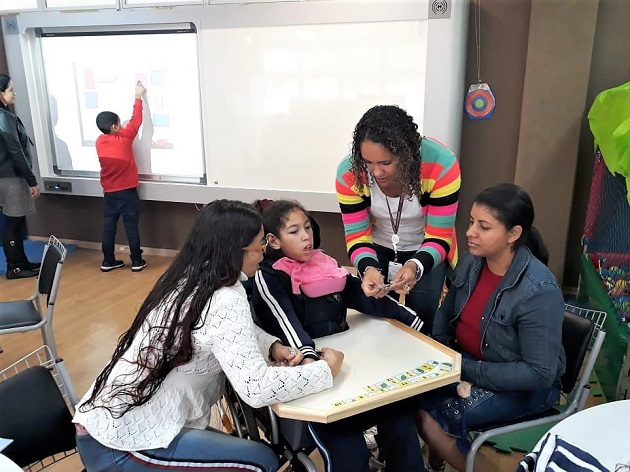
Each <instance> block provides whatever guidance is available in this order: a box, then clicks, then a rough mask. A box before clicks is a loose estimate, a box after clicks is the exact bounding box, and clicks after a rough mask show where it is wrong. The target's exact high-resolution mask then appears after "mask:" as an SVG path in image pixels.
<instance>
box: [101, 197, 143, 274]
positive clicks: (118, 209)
mask: <svg viewBox="0 0 630 472" xmlns="http://www.w3.org/2000/svg"><path fill="white" fill-rule="evenodd" d="M121 216H122V219H123V224H124V226H125V232H126V233H127V241H128V242H129V252H130V253H131V261H132V262H139V261H141V260H142V251H141V250H140V230H139V229H138V225H139V222H140V199H139V198H138V189H137V188H130V189H127V190H120V191H118V192H106V193H105V194H104V195H103V240H102V243H101V247H102V250H103V259H104V261H105V262H110V263H112V262H114V260H115V257H114V244H115V243H116V228H117V226H118V219H119V218H120V217H121Z"/></svg>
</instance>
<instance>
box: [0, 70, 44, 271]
mask: <svg viewBox="0 0 630 472" xmlns="http://www.w3.org/2000/svg"><path fill="white" fill-rule="evenodd" d="M14 102H15V90H14V88H13V81H12V80H11V77H9V76H8V75H6V74H0V207H2V213H3V214H4V216H5V224H4V231H3V234H2V248H3V249H4V255H5V257H6V258H7V273H6V277H7V279H22V278H25V277H34V276H36V275H37V274H38V273H39V267H40V265H41V264H40V263H39V262H30V261H29V260H28V259H27V257H26V253H25V252H24V240H23V231H24V225H25V216H26V215H30V214H32V213H35V204H34V203H33V199H35V198H37V197H38V196H39V186H38V185H37V179H35V175H34V174H33V170H32V167H33V162H32V157H31V151H30V148H29V146H30V143H31V140H30V138H29V137H28V134H27V133H26V129H25V128H24V125H23V124H22V122H21V121H20V119H19V118H18V117H17V116H16V115H15V114H14V113H13V112H12V111H11V109H10V108H9V106H10V105H13V103H14Z"/></svg>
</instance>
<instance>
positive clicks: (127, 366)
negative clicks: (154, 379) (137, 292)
mask: <svg viewBox="0 0 630 472" xmlns="http://www.w3.org/2000/svg"><path fill="white" fill-rule="evenodd" d="M162 310H163V309H162ZM162 313H163V312H160V310H159V309H158V310H156V311H155V312H154V313H152V314H151V315H149V317H148V319H147V323H145V325H144V326H143V328H142V329H141V330H140V331H139V332H138V334H137V335H136V337H135V339H134V341H133V344H132V345H131V347H130V348H129V350H128V351H127V352H126V353H125V354H124V355H123V357H122V358H121V360H119V361H118V363H117V364H116V365H115V367H114V369H113V371H112V373H111V375H110V377H109V380H108V381H107V384H106V386H105V388H104V390H103V391H102V392H101V395H99V398H98V399H97V400H96V402H95V403H96V405H97V406H100V405H103V397H104V396H106V395H104V394H107V393H108V392H110V391H111V388H112V384H113V383H114V382H116V383H119V384H120V383H122V384H128V383H129V382H130V381H131V379H133V378H134V377H137V376H138V374H136V366H135V365H134V364H132V362H131V360H132V359H134V358H136V357H137V353H138V350H139V349H146V348H147V347H148V345H149V342H148V337H147V327H148V326H151V325H152V326H155V325H156V324H157V323H156V321H157V320H159V319H161V317H162V316H161V315H162ZM201 321H202V325H201V327H200V328H199V329H197V330H194V331H193V332H192V341H193V357H192V359H191V360H190V362H188V363H187V364H185V365H182V366H180V367H177V368H175V369H173V370H172V371H171V372H170V373H169V374H168V375H167V376H166V378H165V379H164V382H163V383H162V384H161V385H160V387H159V388H158V390H157V391H156V392H155V394H154V395H153V396H152V397H151V399H150V400H149V401H148V402H146V403H145V404H143V405H140V406H137V407H135V408H133V409H132V410H130V411H128V412H127V413H125V414H124V415H123V416H122V417H119V418H115V417H113V416H112V415H111V413H110V412H109V410H107V409H105V408H92V407H86V408H87V411H83V412H82V411H79V408H77V412H76V414H75V416H74V422H75V423H80V424H82V425H83V426H84V427H85V428H86V429H87V430H88V432H89V433H90V435H91V436H92V437H93V438H94V439H96V440H97V441H98V442H100V443H101V444H103V445H105V446H107V447H110V448H112V449H118V450H123V451H139V450H144V449H155V448H164V447H167V446H168V445H169V444H170V443H171V441H172V440H173V438H175V436H177V434H179V432H180V431H181V429H182V428H183V427H187V428H196V429H204V428H205V427H206V426H208V424H209V422H210V410H211V407H212V405H214V403H216V402H217V400H218V399H219V398H220V396H221V393H222V389H223V384H224V375H227V377H228V378H229V379H230V382H231V383H232V385H233V387H234V389H235V390H236V391H237V392H238V394H239V396H240V397H241V398H242V399H243V400H244V401H245V402H247V403H248V404H250V405H251V406H253V407H255V408H258V407H262V406H266V405H271V404H273V403H277V402H281V401H289V400H293V399H295V398H299V397H303V396H305V395H308V394H311V393H316V392H319V391H321V390H324V389H326V388H329V387H331V386H332V374H331V371H330V368H329V367H328V364H327V363H326V362H325V361H316V362H313V363H311V364H307V365H304V366H296V367H272V366H269V365H268V364H267V362H266V355H267V353H268V352H269V348H270V347H271V344H273V343H274V342H275V341H277V340H278V339H277V338H275V337H273V336H271V335H269V334H267V333H265V332H264V331H263V330H261V329H260V328H258V326H256V325H255V324H254V322H253V320H252V315H251V312H250V307H249V302H248V301H247V297H246V294H245V289H244V288H243V286H242V285H241V283H240V282H237V283H236V284H235V285H233V286H232V287H225V288H222V289H219V290H217V291H216V292H215V293H214V295H213V297H212V300H211V301H210V303H209V307H208V308H207V311H206V313H205V316H204V317H203V318H202V320H201ZM262 353H264V355H263V354H262ZM224 372H225V374H224ZM92 388H93V387H92ZM92 388H90V390H89V391H88V393H86V395H85V396H84V397H83V399H82V400H81V401H80V402H79V406H80V405H81V404H83V402H85V400H87V398H88V397H89V395H90V393H91V391H92ZM121 397H122V398H121ZM124 399H125V397H124V396H122V395H121V396H117V397H115V398H114V399H113V400H111V401H110V403H109V404H108V406H110V407H112V406H114V407H115V406H119V405H121V404H123V400H124Z"/></svg>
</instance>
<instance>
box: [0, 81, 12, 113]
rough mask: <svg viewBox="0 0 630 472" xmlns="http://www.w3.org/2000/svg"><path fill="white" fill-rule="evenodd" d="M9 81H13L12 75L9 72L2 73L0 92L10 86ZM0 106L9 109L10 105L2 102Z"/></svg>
mask: <svg viewBox="0 0 630 472" xmlns="http://www.w3.org/2000/svg"><path fill="white" fill-rule="evenodd" d="M9 82H11V77H9V76H8V75H7V74H0V92H2V93H4V92H6V91H7V89H8V88H9ZM0 108H5V109H8V107H7V106H6V105H5V104H4V103H2V102H0Z"/></svg>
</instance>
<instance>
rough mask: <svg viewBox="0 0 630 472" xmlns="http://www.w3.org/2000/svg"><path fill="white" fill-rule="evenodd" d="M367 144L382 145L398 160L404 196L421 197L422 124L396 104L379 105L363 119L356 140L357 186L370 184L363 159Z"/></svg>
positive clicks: (353, 165) (354, 168)
mask: <svg viewBox="0 0 630 472" xmlns="http://www.w3.org/2000/svg"><path fill="white" fill-rule="evenodd" d="M364 141H371V142H373V143H377V144H381V145H382V146H383V147H385V149H387V150H388V151H389V152H391V153H392V154H394V155H395V156H396V157H397V158H398V182H399V183H400V185H401V190H402V192H403V194H404V195H406V196H408V197H411V196H412V195H416V196H418V197H420V192H421V190H420V164H422V155H421V152H420V145H421V143H422V137H421V136H420V133H418V125H417V124H415V123H414V121H413V118H412V117H411V116H409V115H408V114H407V112H406V111H405V110H403V109H402V108H400V107H398V106H396V105H377V106H375V107H372V108H370V109H369V110H368V111H367V112H366V113H365V114H364V115H363V116H362V117H361V119H360V120H359V122H358V123H357V126H356V127H355V129H354V135H353V137H352V153H351V156H350V162H351V172H352V174H353V176H354V181H355V183H356V184H357V185H359V186H363V185H367V184H368V182H367V166H366V165H365V161H364V160H363V156H361V144H363V142H364Z"/></svg>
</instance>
